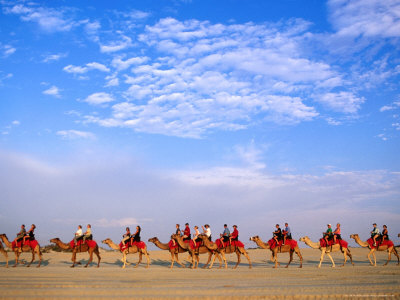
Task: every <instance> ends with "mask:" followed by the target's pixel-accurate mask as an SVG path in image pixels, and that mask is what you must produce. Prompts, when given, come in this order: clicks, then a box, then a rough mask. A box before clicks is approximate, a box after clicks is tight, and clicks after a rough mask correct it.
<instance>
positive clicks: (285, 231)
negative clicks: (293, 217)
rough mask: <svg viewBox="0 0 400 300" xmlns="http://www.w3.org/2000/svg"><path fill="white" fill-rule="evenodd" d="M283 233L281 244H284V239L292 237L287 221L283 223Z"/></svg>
mask: <svg viewBox="0 0 400 300" xmlns="http://www.w3.org/2000/svg"><path fill="white" fill-rule="evenodd" d="M282 234H283V244H286V239H289V240H291V239H292V232H291V231H290V227H289V224H288V223H285V229H283V231H282Z"/></svg>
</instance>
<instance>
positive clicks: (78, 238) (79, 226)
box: [74, 225, 83, 244]
mask: <svg viewBox="0 0 400 300" xmlns="http://www.w3.org/2000/svg"><path fill="white" fill-rule="evenodd" d="M82 237H83V233H82V225H78V230H77V231H76V232H75V237H74V243H75V244H77V243H78V240H80V239H81V238H82Z"/></svg>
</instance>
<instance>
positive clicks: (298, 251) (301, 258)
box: [296, 250, 303, 268]
mask: <svg viewBox="0 0 400 300" xmlns="http://www.w3.org/2000/svg"><path fill="white" fill-rule="evenodd" d="M296 254H297V256H298V257H299V259H300V267H299V268H302V267H303V257H302V256H301V253H300V250H297V251H296Z"/></svg>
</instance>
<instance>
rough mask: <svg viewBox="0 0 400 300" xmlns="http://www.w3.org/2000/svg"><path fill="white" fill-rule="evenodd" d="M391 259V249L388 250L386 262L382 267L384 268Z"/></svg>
mask: <svg viewBox="0 0 400 300" xmlns="http://www.w3.org/2000/svg"><path fill="white" fill-rule="evenodd" d="M391 259H392V251H391V249H388V260H387V262H386V263H384V264H383V265H384V266H386V265H387V264H388V263H389V261H390V260H391Z"/></svg>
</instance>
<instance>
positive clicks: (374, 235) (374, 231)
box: [371, 223, 380, 246]
mask: <svg viewBox="0 0 400 300" xmlns="http://www.w3.org/2000/svg"><path fill="white" fill-rule="evenodd" d="M372 226H374V228H372V231H371V238H372V239H373V240H374V246H376V239H377V238H378V237H379V236H380V232H379V229H378V227H377V226H376V223H374V224H372Z"/></svg>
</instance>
